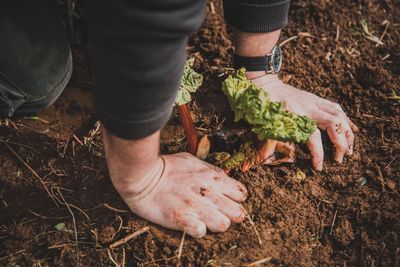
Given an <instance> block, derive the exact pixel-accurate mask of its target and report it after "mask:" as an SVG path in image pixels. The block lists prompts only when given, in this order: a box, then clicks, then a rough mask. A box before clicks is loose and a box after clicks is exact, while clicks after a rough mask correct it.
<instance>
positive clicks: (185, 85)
mask: <svg viewBox="0 0 400 267" xmlns="http://www.w3.org/2000/svg"><path fill="white" fill-rule="evenodd" d="M193 64H194V58H190V59H188V60H187V61H186V63H185V68H184V70H183V75H182V80H181V84H180V86H179V90H178V93H177V95H176V98H175V105H177V106H181V105H184V104H187V103H189V102H190V101H192V97H191V95H190V94H191V93H194V92H196V91H197V89H198V88H199V87H200V86H201V84H202V83H203V76H202V75H201V74H200V73H197V72H195V71H194V70H193V69H192V67H193Z"/></svg>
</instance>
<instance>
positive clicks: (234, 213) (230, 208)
mask: <svg viewBox="0 0 400 267" xmlns="http://www.w3.org/2000/svg"><path fill="white" fill-rule="evenodd" d="M213 203H214V204H215V206H216V208H217V209H218V210H219V211H220V212H222V213H223V214H224V215H225V216H227V217H228V218H229V219H230V220H231V221H232V222H234V223H240V222H242V221H243V220H244V218H245V216H246V213H245V211H244V209H243V206H242V205H240V204H238V203H237V202H235V201H233V200H232V199H230V198H228V197H226V196H224V195H221V196H220V197H218V198H217V199H215V200H214V201H213Z"/></svg>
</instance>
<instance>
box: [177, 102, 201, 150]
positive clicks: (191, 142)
mask: <svg viewBox="0 0 400 267" xmlns="http://www.w3.org/2000/svg"><path fill="white" fill-rule="evenodd" d="M178 112H179V116H180V118H181V123H182V126H183V129H185V134H186V139H187V141H188V146H189V153H190V154H192V155H196V151H197V142H198V140H197V133H196V129H195V128H194V124H193V120H192V116H191V115H190V110H189V106H188V104H184V105H181V106H178Z"/></svg>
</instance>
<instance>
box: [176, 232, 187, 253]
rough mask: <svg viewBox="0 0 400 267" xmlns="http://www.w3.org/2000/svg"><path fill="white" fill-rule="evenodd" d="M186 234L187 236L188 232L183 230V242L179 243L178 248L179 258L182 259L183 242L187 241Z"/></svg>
mask: <svg viewBox="0 0 400 267" xmlns="http://www.w3.org/2000/svg"><path fill="white" fill-rule="evenodd" d="M185 236H186V232H183V234H182V238H181V243H180V244H179V249H178V256H177V258H178V260H180V259H181V257H182V250H183V243H184V242H185Z"/></svg>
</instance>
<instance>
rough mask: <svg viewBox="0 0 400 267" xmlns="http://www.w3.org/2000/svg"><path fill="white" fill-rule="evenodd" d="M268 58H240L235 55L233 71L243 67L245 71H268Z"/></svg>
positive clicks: (267, 56)
mask: <svg viewBox="0 0 400 267" xmlns="http://www.w3.org/2000/svg"><path fill="white" fill-rule="evenodd" d="M270 57H271V56H269V55H266V56H262V57H242V56H239V55H236V54H235V57H234V60H233V62H234V65H235V69H240V68H242V67H244V68H245V69H246V70H247V71H268V70H269V62H270V60H271V59H270Z"/></svg>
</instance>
